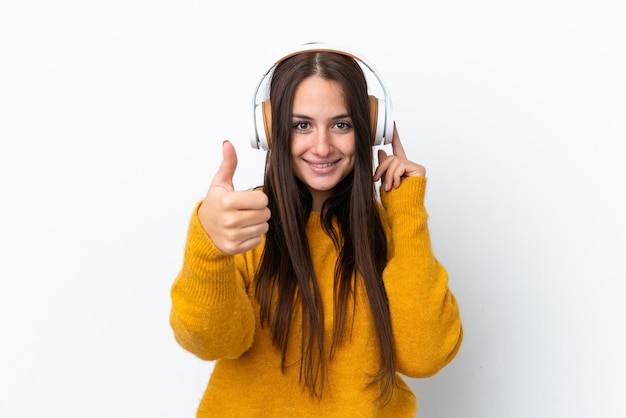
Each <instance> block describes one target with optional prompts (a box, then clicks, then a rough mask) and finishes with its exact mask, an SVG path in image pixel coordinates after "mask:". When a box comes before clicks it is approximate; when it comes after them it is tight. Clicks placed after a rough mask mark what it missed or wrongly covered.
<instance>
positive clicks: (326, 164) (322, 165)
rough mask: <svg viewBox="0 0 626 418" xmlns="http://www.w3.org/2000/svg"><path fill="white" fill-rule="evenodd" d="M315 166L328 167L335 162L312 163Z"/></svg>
mask: <svg viewBox="0 0 626 418" xmlns="http://www.w3.org/2000/svg"><path fill="white" fill-rule="evenodd" d="M311 165H312V166H313V167H315V168H326V167H330V166H331V165H333V163H324V164H311Z"/></svg>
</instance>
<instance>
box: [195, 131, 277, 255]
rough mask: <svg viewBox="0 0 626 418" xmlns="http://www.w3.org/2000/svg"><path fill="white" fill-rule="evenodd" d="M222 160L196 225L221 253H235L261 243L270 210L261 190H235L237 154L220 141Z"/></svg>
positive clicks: (266, 227) (227, 144)
mask: <svg viewBox="0 0 626 418" xmlns="http://www.w3.org/2000/svg"><path fill="white" fill-rule="evenodd" d="M222 152H223V159H222V164H221V165H220V167H219V169H218V170H217V173H215V177H213V181H212V182H211V185H210V186H209V190H208V192H207V194H206V197H205V198H204V201H203V202H202V204H201V205H200V208H199V210H198V217H199V218H200V224H201V225H202V227H203V228H204V230H205V231H206V233H207V234H208V235H209V237H211V239H212V240H213V243H214V244H215V246H216V247H217V248H219V249H220V250H221V251H222V252H224V253H226V254H229V255H235V254H238V253H243V252H245V251H248V250H250V249H252V248H254V247H256V246H257V245H259V244H260V243H261V236H262V235H263V234H264V233H266V232H267V230H268V228H269V226H268V223H267V221H268V220H269V218H270V210H269V209H268V207H267V204H268V199H267V195H266V194H265V193H263V192H262V191H261V190H247V191H235V187H234V186H233V175H234V174H235V170H236V169H237V153H236V152H235V148H234V147H233V145H232V144H231V143H230V142H228V141H224V144H223V149H222Z"/></svg>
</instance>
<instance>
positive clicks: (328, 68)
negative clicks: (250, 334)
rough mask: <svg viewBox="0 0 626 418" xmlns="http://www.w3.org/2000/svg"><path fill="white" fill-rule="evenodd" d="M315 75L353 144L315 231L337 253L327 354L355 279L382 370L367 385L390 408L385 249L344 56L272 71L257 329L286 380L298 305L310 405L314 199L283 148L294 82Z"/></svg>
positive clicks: (313, 386)
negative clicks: (329, 83)
mask: <svg viewBox="0 0 626 418" xmlns="http://www.w3.org/2000/svg"><path fill="white" fill-rule="evenodd" d="M313 75H315V76H319V77H322V78H324V79H327V80H334V81H336V82H338V83H339V84H340V85H342V86H343V91H344V94H345V100H346V104H347V107H348V111H349V113H350V115H351V117H352V121H353V124H354V129H355V141H356V146H355V148H356V150H355V156H356V158H355V165H354V169H353V171H352V172H351V173H350V174H349V175H348V176H346V178H344V179H343V180H342V181H341V182H340V183H339V184H338V185H337V186H336V187H335V188H334V189H333V191H332V194H331V196H330V197H329V198H328V199H327V200H326V202H325V203H324V205H323V207H322V211H321V222H322V226H323V228H324V230H325V231H326V233H327V234H328V235H329V236H330V237H331V238H332V240H333V242H334V243H335V246H336V247H337V249H338V251H339V257H338V260H337V263H336V265H335V292H334V295H335V296H334V322H333V333H332V345H331V349H330V353H331V357H332V355H333V353H334V352H335V350H336V348H337V346H338V345H339V344H341V343H342V339H343V336H344V330H345V328H346V322H347V319H346V318H348V313H347V312H346V310H347V307H348V306H349V303H348V302H349V301H350V299H352V302H353V303H352V306H353V309H354V304H356V286H357V284H358V283H360V280H359V279H358V278H359V277H361V278H362V279H361V281H362V285H363V286H364V287H365V290H366V294H367V297H368V300H369V306H370V311H371V314H372V318H373V320H374V325H375V328H376V334H377V337H378V345H379V348H380V366H379V370H378V372H377V373H376V374H375V375H374V376H372V384H373V383H379V384H380V397H381V398H385V399H388V398H389V397H390V395H391V393H392V391H393V389H394V386H395V367H394V355H393V353H394V342H393V336H392V332H391V319H390V314H389V305H388V302H387V294H386V292H385V288H384V284H383V281H382V272H383V270H384V268H385V266H386V264H387V241H386V237H385V232H384V230H383V227H382V222H381V219H380V216H379V213H378V210H377V203H376V193H375V185H374V183H373V181H372V172H373V151H372V144H373V133H372V130H371V127H370V112H369V99H368V92H367V82H366V79H365V76H364V74H363V71H362V70H361V67H360V66H359V64H358V63H357V62H356V61H355V60H354V59H352V58H350V57H348V56H345V55H342V54H337V53H332V52H307V53H301V54H298V55H295V56H293V57H290V58H288V59H286V60H285V61H283V62H281V63H280V64H278V65H277V66H276V68H275V69H274V73H273V75H272V80H271V85H270V99H271V106H272V112H271V113H272V116H271V118H272V119H271V148H270V150H269V151H268V155H267V159H266V165H265V179H264V190H265V193H266V194H267V196H268V197H269V208H270V210H271V213H272V217H271V219H270V220H269V231H268V232H267V234H266V242H265V249H264V251H263V256H262V260H261V264H260V266H259V270H258V271H257V275H256V295H257V298H258V300H259V304H260V316H261V324H262V325H263V326H269V327H270V330H271V335H272V342H273V344H274V346H275V347H277V348H278V349H279V350H281V353H282V363H281V367H282V369H283V371H284V370H285V362H286V353H287V344H288V338H289V333H290V330H291V325H292V318H293V314H294V312H296V310H297V307H296V305H297V303H298V302H299V304H300V308H301V315H302V318H301V322H302V330H301V331H302V340H301V358H302V361H301V362H300V379H301V380H302V381H303V383H304V385H305V386H306V387H307V388H308V389H309V391H310V393H311V395H312V396H314V397H321V395H322V388H323V384H324V381H325V378H326V376H325V372H326V357H325V348H324V314H323V307H322V300H321V294H320V289H319V286H318V283H317V279H316V277H315V272H314V270H313V264H312V260H311V253H310V248H309V244H308V241H307V239H306V233H305V228H306V223H307V220H308V218H309V215H310V213H311V208H312V197H311V194H310V192H309V191H308V189H307V187H306V185H304V184H303V183H302V182H301V181H300V180H298V179H297V178H296V177H295V176H294V174H293V170H292V166H291V155H290V140H289V139H290V133H291V126H292V104H293V98H294V94H295V90H296V88H297V86H298V83H299V82H300V81H302V80H303V79H305V78H307V77H310V76H313ZM296 197H297V198H296ZM333 222H336V225H338V229H339V231H337V230H336V228H335V227H334V224H333ZM352 318H353V316H352Z"/></svg>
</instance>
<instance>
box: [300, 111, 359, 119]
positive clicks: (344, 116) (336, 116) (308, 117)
mask: <svg viewBox="0 0 626 418" xmlns="http://www.w3.org/2000/svg"><path fill="white" fill-rule="evenodd" d="M291 117H293V118H298V119H313V118H312V117H310V116H307V115H301V114H299V113H294V114H292V115H291ZM346 118H351V116H350V114H349V113H342V114H340V115H335V116H333V117H332V118H330V119H332V120H335V119H346Z"/></svg>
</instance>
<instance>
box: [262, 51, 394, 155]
mask: <svg viewBox="0 0 626 418" xmlns="http://www.w3.org/2000/svg"><path fill="white" fill-rule="evenodd" d="M313 51H325V52H336V53H338V54H342V55H346V56H349V57H351V58H354V59H355V60H356V61H357V62H358V63H360V64H363V65H362V67H363V68H366V69H367V70H368V71H369V72H370V73H371V74H372V75H373V76H374V78H375V79H376V81H377V82H378V84H379V86H380V88H381V89H382V92H383V97H376V96H374V95H371V94H370V117H371V121H372V132H374V133H375V136H374V144H373V145H374V146H376V145H386V144H390V143H391V138H392V136H393V118H392V116H391V98H390V96H389V91H388V89H387V86H386V85H385V82H384V81H383V79H382V77H381V76H380V74H379V73H378V72H377V71H376V70H375V69H374V67H373V66H372V65H371V64H370V63H369V62H368V61H366V60H365V59H364V58H363V57H362V56H360V55H357V54H355V53H353V52H351V51H348V50H345V49H343V48H337V47H334V46H332V45H327V44H324V43H319V42H313V43H308V44H304V45H303V46H302V47H301V48H299V49H297V50H295V51H292V52H290V53H288V54H286V55H284V56H283V57H282V58H280V59H279V60H278V61H276V62H275V63H274V64H273V65H272V66H271V67H270V68H269V69H268V70H267V71H266V72H265V74H263V77H262V78H261V80H260V81H259V83H258V84H257V86H256V89H255V90H254V95H253V97H252V111H253V114H252V122H253V126H252V134H251V136H250V145H252V148H256V149H263V150H265V151H267V150H268V149H269V148H270V136H271V135H270V134H271V131H272V130H271V120H272V116H271V115H272V107H271V104H270V100H269V99H268V98H267V97H265V98H263V97H260V92H262V91H264V90H265V91H267V87H268V85H269V84H268V83H269V82H270V80H271V75H272V73H273V72H274V68H276V66H277V65H278V64H279V63H281V62H282V61H284V60H286V59H287V58H289V57H292V56H294V55H298V54H302V53H305V52H313ZM366 79H367V76H366ZM369 82H370V81H368V83H369ZM368 90H371V89H369V88H368Z"/></svg>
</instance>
